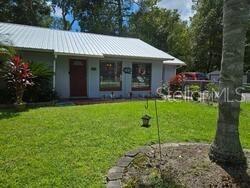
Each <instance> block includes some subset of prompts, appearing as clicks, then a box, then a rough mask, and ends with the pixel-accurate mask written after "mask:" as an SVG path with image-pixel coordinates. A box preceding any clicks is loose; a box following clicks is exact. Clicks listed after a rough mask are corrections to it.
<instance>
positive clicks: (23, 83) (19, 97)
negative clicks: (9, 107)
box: [4, 56, 34, 104]
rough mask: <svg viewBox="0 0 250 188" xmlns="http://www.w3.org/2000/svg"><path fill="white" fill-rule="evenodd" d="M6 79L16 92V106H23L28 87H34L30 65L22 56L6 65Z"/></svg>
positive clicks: (14, 58)
mask: <svg viewBox="0 0 250 188" xmlns="http://www.w3.org/2000/svg"><path fill="white" fill-rule="evenodd" d="M4 70H5V73H4V79H5V80H6V81H7V83H8V86H9V87H10V88H13V89H14V90H15V94H16V104H23V93H24V91H25V89H26V88H27V87H28V86H32V85H34V83H33V81H32V79H33V77H34V76H33V74H32V73H31V71H30V68H29V64H28V63H27V62H25V61H24V60H23V59H22V58H21V57H20V56H14V57H12V58H11V59H10V60H9V61H7V62H6V63H5V68H4Z"/></svg>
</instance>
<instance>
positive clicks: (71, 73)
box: [0, 22, 183, 98]
mask: <svg viewBox="0 0 250 188" xmlns="http://www.w3.org/2000/svg"><path fill="white" fill-rule="evenodd" d="M0 34H1V35H3V36H4V38H5V39H7V40H8V41H9V42H8V44H9V45H11V46H13V47H14V48H15V49H16V50H17V51H18V53H19V54H20V55H21V56H22V57H23V58H24V59H27V60H31V61H34V62H43V63H46V64H48V66H50V67H51V68H52V69H53V71H54V73H55V74H54V76H53V80H52V82H53V89H54V90H55V91H56V92H57V94H58V95H59V97H60V98H81V97H88V98H102V97H107V96H110V95H111V93H112V94H113V96H114V97H129V96H130V95H131V94H132V96H135V97H144V96H146V95H149V94H154V93H155V91H156V89H157V88H158V87H159V86H160V85H161V83H162V80H163V79H164V78H170V77H171V76H173V75H174V74H175V70H176V67H177V66H178V65H180V64H178V65H177V64H176V63H174V60H175V58H174V57H173V56H171V55H169V54H167V53H165V52H163V51H161V50H158V49H156V48H154V47H153V46H150V45H149V44H147V43H145V42H143V41H141V40H140V39H135V38H126V37H114V36H107V35H99V34H90V33H80V32H70V31H61V30H53V29H48V28H40V27H33V26H25V25H17V24H9V23H1V22H0ZM5 39H2V40H5ZM163 62H164V64H163ZM181 65H183V64H181ZM164 69H165V71H164V72H163V70H164Z"/></svg>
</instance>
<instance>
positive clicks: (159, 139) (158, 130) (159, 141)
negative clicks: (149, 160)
mask: <svg viewBox="0 0 250 188" xmlns="http://www.w3.org/2000/svg"><path fill="white" fill-rule="evenodd" d="M155 116H156V125H157V132H158V144H159V154H160V164H159V170H160V173H161V163H162V154H161V137H160V126H159V119H158V109H157V103H156V98H155ZM161 175H162V173H161Z"/></svg>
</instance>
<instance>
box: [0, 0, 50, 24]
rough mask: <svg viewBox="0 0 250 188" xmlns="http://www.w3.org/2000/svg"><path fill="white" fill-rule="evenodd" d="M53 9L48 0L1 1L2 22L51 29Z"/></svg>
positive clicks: (0, 19)
mask: <svg viewBox="0 0 250 188" xmlns="http://www.w3.org/2000/svg"><path fill="white" fill-rule="evenodd" d="M50 13H51V7H50V5H49V4H48V1H47V0H32V1H30V0H13V1H9V0H1V1H0V21H2V22H11V23H17V24H25V25H33V26H42V27H49V26H50V24H51V21H52V18H51V16H50Z"/></svg>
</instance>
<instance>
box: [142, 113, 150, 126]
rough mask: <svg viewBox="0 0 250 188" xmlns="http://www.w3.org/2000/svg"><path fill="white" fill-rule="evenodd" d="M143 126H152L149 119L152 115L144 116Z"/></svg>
mask: <svg viewBox="0 0 250 188" xmlns="http://www.w3.org/2000/svg"><path fill="white" fill-rule="evenodd" d="M141 119H142V127H150V124H149V121H150V119H151V117H150V116H149V115H144V116H142V118H141Z"/></svg>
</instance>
